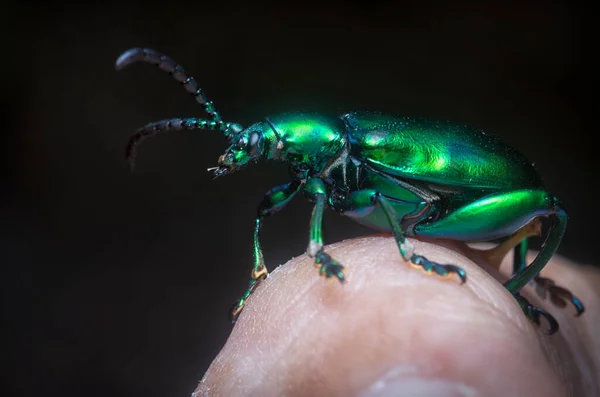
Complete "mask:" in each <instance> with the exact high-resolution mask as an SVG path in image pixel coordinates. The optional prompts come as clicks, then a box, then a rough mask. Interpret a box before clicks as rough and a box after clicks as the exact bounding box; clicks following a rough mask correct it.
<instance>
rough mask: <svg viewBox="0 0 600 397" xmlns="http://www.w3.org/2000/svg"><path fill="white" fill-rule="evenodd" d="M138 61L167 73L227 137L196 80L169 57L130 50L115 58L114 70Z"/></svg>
mask: <svg viewBox="0 0 600 397" xmlns="http://www.w3.org/2000/svg"><path fill="white" fill-rule="evenodd" d="M140 61H141V62H147V63H151V64H153V65H156V67H158V68H159V69H161V70H164V71H165V72H167V73H169V74H170V75H171V77H173V78H174V79H175V81H178V82H179V84H181V86H182V87H183V89H184V90H185V91H186V92H187V93H188V94H190V96H191V97H192V98H194V100H195V101H196V102H198V103H199V104H200V105H202V107H203V108H204V111H205V112H206V113H207V114H208V115H209V116H210V117H211V118H212V120H213V121H214V122H215V123H216V124H217V125H218V127H219V128H218V129H219V131H221V132H222V133H223V134H224V135H225V136H227V129H226V128H225V123H224V122H223V121H222V120H221V115H220V114H219V112H217V110H216V109H215V107H214V105H213V103H212V102H211V101H209V100H208V99H207V98H206V95H205V94H204V91H202V89H201V88H200V87H198V83H196V79H194V78H193V77H192V76H190V75H189V74H187V73H186V71H185V70H183V67H182V66H181V65H180V64H178V63H177V62H175V61H174V60H173V59H171V58H170V57H168V56H166V55H163V54H161V53H160V52H158V51H155V50H152V49H150V48H132V49H129V50H127V51H125V52H124V53H122V54H121V55H120V56H119V58H117V61H116V63H115V68H116V69H117V70H121V69H123V68H125V67H127V66H129V65H131V64H132V63H135V62H140Z"/></svg>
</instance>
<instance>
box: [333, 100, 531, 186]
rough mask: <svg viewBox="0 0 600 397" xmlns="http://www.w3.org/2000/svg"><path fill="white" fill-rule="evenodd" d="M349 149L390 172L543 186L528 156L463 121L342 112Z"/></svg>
mask: <svg viewBox="0 0 600 397" xmlns="http://www.w3.org/2000/svg"><path fill="white" fill-rule="evenodd" d="M342 119H343V120H344V121H345V122H346V124H347V126H348V137H349V142H350V147H351V148H350V151H351V153H352V155H353V156H356V157H358V158H360V159H362V160H363V161H365V162H367V163H368V164H370V165H372V166H373V167H374V168H377V169H379V170H381V171H384V172H386V173H389V174H392V175H396V176H400V177H403V178H409V179H417V180H422V181H428V182H434V183H437V184H443V185H453V186H465V187H469V188H491V189H494V190H513V189H519V188H537V187H541V186H542V183H541V179H540V177H539V176H538V174H537V172H536V171H535V169H534V168H533V166H532V165H531V163H529V161H527V159H526V158H525V157H524V156H522V155H521V154H520V153H519V152H517V151H516V150H515V149H513V148H512V147H510V146H508V145H506V144H504V143H503V142H501V141H500V140H499V139H498V138H497V137H496V136H494V135H492V134H488V133H485V132H483V131H480V130H476V129H473V128H470V127H467V126H464V125H459V124H451V123H448V122H440V121H430V120H421V119H415V118H411V117H393V116H389V115H385V114H380V113H368V112H355V113H349V114H346V115H344V116H342Z"/></svg>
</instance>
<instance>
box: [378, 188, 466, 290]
mask: <svg viewBox="0 0 600 397" xmlns="http://www.w3.org/2000/svg"><path fill="white" fill-rule="evenodd" d="M374 199H375V201H376V202H377V203H378V204H379V205H380V206H381V208H382V209H383V212H384V213H385V215H386V217H387V219H388V222H389V223H390V226H391V227H392V232H393V233H394V238H395V240H396V244H397V245H398V249H399V250H400V254H401V255H402V257H403V258H404V259H405V260H407V261H410V262H411V264H412V265H414V266H415V267H420V268H422V269H423V270H424V271H426V272H427V273H432V272H434V273H435V274H437V275H439V276H443V277H450V276H452V274H457V275H458V277H460V280H461V283H464V282H465V281H467V273H466V272H465V271H464V270H463V269H461V268H460V267H458V266H455V265H442V264H439V263H436V262H432V261H430V260H429V259H427V258H425V257H424V256H421V255H416V254H414V247H413V245H412V244H411V243H410V242H409V241H408V240H407V239H406V236H405V233H404V231H403V230H402V226H401V224H400V222H399V220H398V216H397V215H396V211H395V210H394V207H393V206H392V204H391V203H390V201H389V200H388V199H387V198H386V197H385V196H383V195H382V194H379V193H377V194H375V196H374Z"/></svg>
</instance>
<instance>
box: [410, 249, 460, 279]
mask: <svg viewBox="0 0 600 397" xmlns="http://www.w3.org/2000/svg"><path fill="white" fill-rule="evenodd" d="M410 262H411V265H412V266H413V267H418V268H421V269H422V270H423V271H425V272H427V273H432V272H434V273H435V274H437V275H438V276H442V277H451V276H452V275H453V274H456V275H457V276H458V277H460V283H461V284H464V283H465V282H466V281H467V272H465V271H464V270H463V269H461V268H460V267H458V266H455V265H441V264H439V263H435V262H432V261H430V260H429V259H427V258H425V257H424V256H421V255H413V256H412V257H411V258H410Z"/></svg>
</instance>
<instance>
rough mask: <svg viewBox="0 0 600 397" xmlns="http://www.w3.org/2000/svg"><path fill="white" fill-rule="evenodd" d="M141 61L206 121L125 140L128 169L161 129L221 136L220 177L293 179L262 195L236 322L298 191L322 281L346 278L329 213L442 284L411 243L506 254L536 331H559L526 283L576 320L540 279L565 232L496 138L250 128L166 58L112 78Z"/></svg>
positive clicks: (412, 129)
mask: <svg viewBox="0 0 600 397" xmlns="http://www.w3.org/2000/svg"><path fill="white" fill-rule="evenodd" d="M140 61H141V62H147V63H150V64H154V65H156V66H157V67H158V68H159V69H161V70H163V71H165V72H167V73H169V74H170V75H171V76H172V77H173V78H174V79H175V80H176V81H178V82H179V83H180V84H181V86H182V87H183V88H184V89H185V91H187V93H188V94H190V96H191V97H192V98H193V99H194V100H195V101H196V102H198V103H199V104H200V105H201V106H202V107H203V108H204V111H205V112H206V113H207V114H208V116H210V119H209V120H207V119H199V118H174V119H168V120H161V121H158V122H153V123H150V124H148V125H146V126H145V127H142V128H140V129H139V130H138V131H137V133H136V134H135V135H133V136H132V137H131V139H130V140H129V142H128V144H127V148H126V157H127V159H128V161H129V164H130V165H131V167H133V165H134V161H135V157H136V152H137V147H138V145H139V144H140V143H141V142H142V141H143V140H144V139H146V138H148V137H150V136H153V135H156V134H158V133H162V132H166V131H181V130H192V129H208V130H216V131H219V132H220V133H221V134H222V135H223V136H224V137H226V138H227V139H228V141H229V143H230V146H229V148H228V149H227V150H226V151H225V153H224V154H223V155H221V156H220V157H219V159H218V166H216V167H212V168H209V171H212V172H213V174H214V177H215V178H217V177H222V176H225V175H228V174H231V173H232V172H234V171H236V170H238V169H240V168H241V167H243V166H245V165H247V164H249V163H253V162H256V161H258V160H262V159H270V160H281V161H286V162H288V163H289V165H290V176H291V181H290V182H289V183H287V184H284V185H281V186H276V187H274V188H273V189H271V190H269V191H268V192H267V193H266V195H265V197H264V199H263V201H262V202H261V203H260V205H259V207H258V211H257V216H256V219H255V224H254V239H253V251H254V264H253V268H252V273H251V281H250V285H249V287H248V290H247V292H246V293H245V294H244V296H243V297H242V298H241V299H240V300H239V301H238V302H237V303H236V304H235V305H234V307H233V308H232V311H231V317H232V320H233V321H234V322H235V320H236V319H237V317H238V316H239V314H240V312H241V311H242V309H243V307H244V305H245V304H246V302H247V300H248V299H249V297H250V295H251V294H252V292H253V291H254V290H255V289H256V288H257V286H258V285H259V284H260V282H261V281H262V280H264V279H265V278H266V277H267V275H268V271H267V268H266V266H265V262H264V258H263V253H262V248H261V245H260V241H259V240H260V239H259V237H260V231H261V227H262V224H263V220H264V218H265V217H267V216H269V215H272V214H274V213H276V212H278V211H280V210H282V209H283V208H284V207H285V206H286V204H288V203H289V202H290V201H291V200H292V199H293V198H294V197H295V196H296V195H298V193H299V192H301V191H303V192H304V196H305V197H306V198H307V199H308V200H310V201H311V202H313V203H314V208H313V212H312V216H311V220H310V231H309V243H308V248H307V254H308V255H309V256H310V257H312V258H314V260H315V264H316V266H317V267H318V268H319V273H320V274H321V275H322V276H324V277H326V278H332V277H335V278H337V279H338V280H340V281H342V282H343V281H344V280H345V273H344V267H343V265H341V264H340V263H338V262H337V261H336V260H335V259H333V258H332V257H331V256H330V255H329V254H327V253H326V252H325V251H324V249H323V237H322V227H321V223H322V217H323V212H324V209H325V207H329V208H330V209H333V210H335V211H337V212H339V213H340V214H342V215H344V216H348V217H350V218H352V219H354V220H355V221H357V222H359V223H361V224H363V225H366V226H369V227H371V228H374V229H379V230H383V231H391V232H392V234H393V236H394V239H395V241H396V244H397V246H398V249H399V251H400V255H401V256H402V258H403V259H404V260H405V261H407V262H409V263H410V264H411V265H413V266H415V267H419V268H421V269H423V270H424V271H426V272H427V273H430V274H437V275H439V276H452V275H457V276H458V277H459V278H460V280H461V283H464V282H465V281H466V279H467V275H466V272H465V271H464V270H463V269H461V268H460V267H459V266H456V265H454V264H440V263H436V262H433V261H430V260H428V259H427V258H426V257H424V256H422V255H419V254H418V253H415V251H414V247H413V245H412V244H411V243H410V241H409V240H408V239H407V237H425V238H444V239H451V240H456V241H461V242H481V241H497V240H499V239H504V241H502V242H501V243H500V244H498V245H497V246H496V247H494V248H492V249H489V250H487V251H482V252H483V255H484V256H485V257H486V258H487V259H488V261H489V262H490V263H491V264H492V265H493V266H495V267H499V266H500V262H501V261H502V259H503V257H504V256H505V255H506V254H507V253H508V252H509V251H510V250H512V249H513V248H514V262H513V274H512V277H511V278H510V279H509V280H508V281H506V282H505V283H504V286H505V287H506V289H507V290H508V291H509V292H510V293H511V294H512V295H513V296H514V297H515V299H516V300H517V302H518V303H519V305H520V307H521V309H522V310H523V312H524V314H525V315H526V316H527V317H528V318H529V319H530V320H531V321H532V322H534V323H535V324H537V325H538V326H539V325H540V324H541V321H540V320H541V318H542V317H544V318H545V319H546V321H547V322H548V324H549V329H548V333H549V334H552V333H554V332H556V331H557V330H558V322H557V321H556V320H555V319H554V318H553V317H552V315H550V314H549V313H548V312H546V311H545V310H544V309H541V308H537V307H535V306H533V305H532V304H530V303H529V301H528V300H527V299H525V298H524V297H523V296H522V295H521V294H520V291H521V289H522V288H523V287H524V286H525V285H527V284H528V283H534V284H535V285H536V289H537V291H538V293H539V294H540V295H541V296H542V297H549V298H550V300H551V301H552V302H553V303H554V304H556V305H557V306H559V307H564V306H565V305H566V302H567V301H569V302H570V303H571V304H572V305H573V306H574V307H575V309H576V315H577V316H579V315H581V314H582V313H583V312H584V307H583V304H582V303H581V301H580V300H579V299H578V298H576V297H575V296H573V295H572V294H571V293H570V292H569V291H568V290H566V289H564V288H562V287H560V286H557V285H556V284H555V283H554V281H552V280H550V279H547V278H543V277H541V276H540V275H539V273H540V271H541V270H542V268H543V267H544V266H545V265H546V264H547V262H548V261H549V260H550V258H551V257H552V255H553V254H554V253H555V251H556V249H557V247H558V246H559V244H560V241H561V239H562V237H563V234H564V232H565V229H566V224H567V213H566V211H565V208H564V206H563V205H562V204H561V202H560V201H559V200H558V199H557V198H556V197H554V196H553V195H552V194H551V193H549V192H548V191H547V190H546V189H545V188H544V187H543V185H542V182H541V178H540V177H539V175H538V173H537V172H536V171H535V169H534V168H533V165H532V164H531V163H530V162H529V161H527V160H526V159H525V157H523V156H522V155H521V154H520V153H519V152H517V151H516V150H515V149H513V148H512V147H510V146H507V145H506V144H504V143H502V142H501V141H500V140H499V139H498V138H497V137H495V136H494V135H492V134H489V133H486V132H484V131H480V130H477V129H473V128H470V127H467V126H465V125H459V124H453V123H450V122H442V121H431V120H421V119H417V118H412V117H395V116H390V115H387V114H382V113H375V112H351V113H346V114H343V115H341V116H331V115H323V114H316V113H303V112H294V113H287V114H280V115H275V116H269V117H267V118H265V120H263V121H260V122H257V123H255V124H253V125H251V126H249V127H248V128H243V127H242V126H241V125H239V124H237V123H233V122H225V121H223V120H222V119H221V116H220V114H219V113H218V112H217V111H216V109H215V107H214V105H213V103H212V102H211V101H209V100H208V99H207V97H206V95H205V94H204V92H203V91H202V90H201V89H200V88H199V87H198V84H197V83H196V80H195V79H194V78H193V77H192V76H190V75H188V74H187V73H186V72H185V71H184V69H183V67H182V66H181V65H179V64H178V63H177V62H175V61H174V60H173V59H172V58H170V57H168V56H166V55H163V54H161V53H159V52H157V51H155V50H152V49H148V48H133V49H130V50H127V51H125V52H124V53H123V54H122V55H121V56H120V57H119V58H118V59H117V61H116V65H115V66H116V69H117V70H120V69H123V68H124V67H126V66H128V65H130V64H132V63H135V62H140ZM542 218H547V219H549V221H550V225H549V227H548V228H547V232H546V233H545V240H544V243H543V245H542V248H541V250H540V252H539V253H538V255H537V256H536V257H535V259H534V260H533V261H532V262H531V263H530V264H529V265H527V263H526V253H527V246H528V245H527V242H528V238H530V237H532V236H539V235H541V221H540V219H542Z"/></svg>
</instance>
